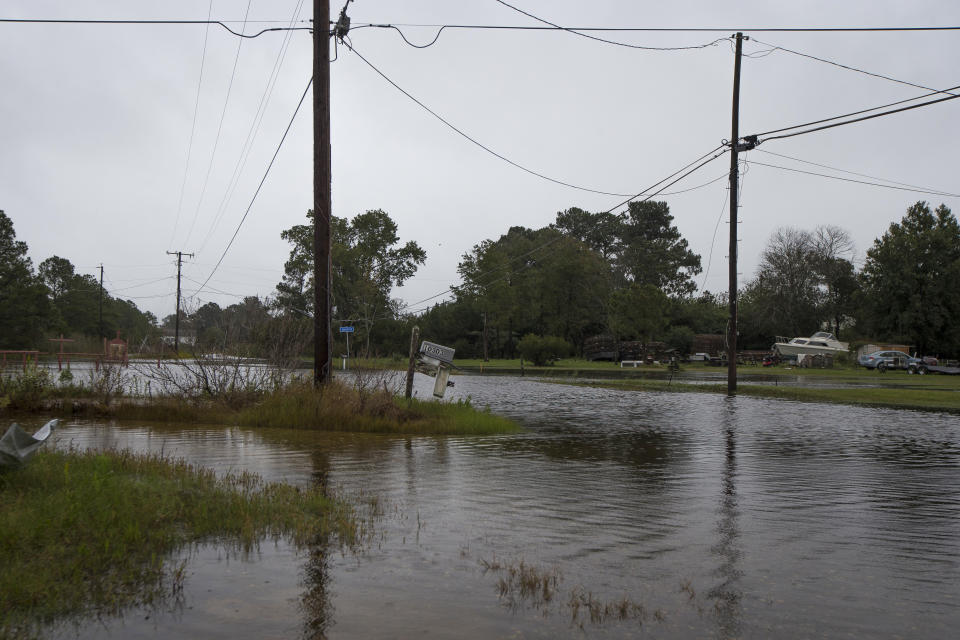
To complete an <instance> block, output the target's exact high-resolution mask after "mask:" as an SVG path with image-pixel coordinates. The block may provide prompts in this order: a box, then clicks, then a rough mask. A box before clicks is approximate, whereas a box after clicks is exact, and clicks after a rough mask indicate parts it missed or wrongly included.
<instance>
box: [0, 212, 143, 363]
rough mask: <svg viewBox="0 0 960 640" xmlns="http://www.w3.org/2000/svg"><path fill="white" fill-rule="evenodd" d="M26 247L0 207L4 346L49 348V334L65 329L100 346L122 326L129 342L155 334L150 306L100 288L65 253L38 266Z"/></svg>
mask: <svg viewBox="0 0 960 640" xmlns="http://www.w3.org/2000/svg"><path fill="white" fill-rule="evenodd" d="M27 251H28V247H27V243H26V242H23V241H22V240H17V236H16V232H15V231H14V228H13V221H11V220H10V218H9V217H8V216H7V215H6V214H5V213H4V212H3V211H2V210H0V349H27V350H29V349H37V350H44V351H45V350H47V349H50V348H51V347H50V343H48V342H47V341H46V338H48V337H55V336H58V335H61V334H63V335H64V336H67V337H74V338H77V339H79V340H81V343H80V344H79V345H77V346H78V347H82V348H85V349H86V350H96V351H97V352H99V351H100V350H101V349H102V345H99V344H97V342H98V341H99V339H100V338H113V337H114V336H116V335H117V332H118V331H119V332H120V333H121V334H122V335H123V337H124V338H125V339H127V340H129V341H131V342H139V341H141V340H142V339H144V338H147V337H149V336H152V335H155V334H156V332H157V326H156V325H157V320H156V318H155V317H154V316H153V314H151V313H150V312H149V311H147V312H143V311H140V309H138V308H137V305H136V304H135V303H134V302H133V301H131V300H122V299H120V298H116V297H114V296H111V295H110V294H109V293H107V292H105V291H104V292H101V288H100V283H99V281H97V279H96V278H94V277H93V276H91V275H87V274H80V273H77V271H76V268H75V267H74V265H73V264H72V263H71V262H70V261H69V260H67V259H66V258H61V257H59V256H51V257H49V258H47V259H45V260H44V261H42V262H41V263H40V264H39V266H38V267H37V268H36V269H35V268H34V266H33V262H32V260H31V259H30V258H29V257H28V256H27ZM101 296H102V297H101ZM84 338H86V339H87V340H86V342H85V343H84V342H83V339H84ZM70 350H71V351H74V350H77V348H76V347H75V348H72V349H70Z"/></svg>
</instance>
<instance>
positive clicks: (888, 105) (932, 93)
mask: <svg viewBox="0 0 960 640" xmlns="http://www.w3.org/2000/svg"><path fill="white" fill-rule="evenodd" d="M954 89H960V85H957V86H954V87H948V88H946V89H942V90H940V91H938V90H936V89H934V90H933V91H932V92H931V93H925V94H923V95H922V96H916V97H914V98H906V99H904V100H897V101H896V102H888V103H887V104H882V105H880V106H877V107H870V108H869V109H861V110H859V111H851V112H850V113H845V114H843V115H839V116H831V117H829V118H822V119H820V120H813V121H811V122H805V123H803V124H795V125H793V126H791V127H781V128H780V129H771V130H770V131H764V132H763V133H758V134H756V135H758V136H766V135H770V134H771V133H780V132H781V131H790V130H791V129H800V128H802V127H809V126H812V125H815V124H821V123H824V122H832V121H834V120H839V119H841V118H849V117H850V116H857V115H860V114H862V113H870V112H871V111H877V110H878V109H886V108H887V107H894V106H896V105H898V104H906V103H907V102H914V101H915V100H922V99H924V98H929V97H930V96H935V95H939V94H941V93H946V94H948V95H956V94H952V93H950V91H952V90H954ZM918 106H920V105H918Z"/></svg>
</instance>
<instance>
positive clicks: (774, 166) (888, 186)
mask: <svg viewBox="0 0 960 640" xmlns="http://www.w3.org/2000/svg"><path fill="white" fill-rule="evenodd" d="M751 163H752V164H756V165H759V166H761V167H770V168H772V169H782V170H784V171H793V172H794V173H803V174H806V175H808V176H819V177H821V178H830V179H831V180H841V181H843V182H855V183H857V184H865V185H869V186H872V187H883V188H884V189H895V190H897V191H912V192H913V193H926V194H930V195H936V196H948V197H951V198H960V194H957V193H946V192H943V191H926V190H924V189H911V188H909V187H898V186H896V185H892V184H880V183H879V182H867V181H866V180H854V179H853V178H843V177H840V176H831V175H828V174H826V173H817V172H815V171H804V170H803V169H793V168H791V167H783V166H780V165H778V164H767V163H765V162H757V161H756V160H752V161H751Z"/></svg>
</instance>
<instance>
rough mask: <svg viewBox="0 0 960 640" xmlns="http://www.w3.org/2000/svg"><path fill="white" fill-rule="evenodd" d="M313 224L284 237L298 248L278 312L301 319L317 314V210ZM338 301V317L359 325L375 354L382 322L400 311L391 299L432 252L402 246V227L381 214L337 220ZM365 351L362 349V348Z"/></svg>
mask: <svg viewBox="0 0 960 640" xmlns="http://www.w3.org/2000/svg"><path fill="white" fill-rule="evenodd" d="M307 219H308V220H309V221H310V223H309V224H305V225H296V226H294V227H291V228H290V229H287V230H286V231H284V232H283V233H281V234H280V235H281V237H282V238H283V239H284V240H286V241H287V242H289V243H290V244H291V245H292V249H291V251H290V258H289V259H288V260H287V262H286V263H285V264H284V275H283V280H282V281H281V282H280V283H279V284H278V285H277V300H276V305H277V307H279V308H281V309H284V310H287V311H294V312H298V313H301V314H308V315H309V314H311V313H312V312H313V291H314V283H313V211H308V212H307ZM330 224H331V263H332V292H333V295H332V298H333V306H334V307H336V309H337V313H336V317H337V318H342V319H345V320H349V322H350V323H351V324H354V323H355V324H358V325H359V331H358V332H357V333H358V335H357V338H358V339H359V340H362V341H363V342H362V344H363V346H364V351H365V352H366V353H369V351H370V340H371V332H372V330H373V327H374V326H375V325H376V324H377V323H378V322H380V321H382V320H384V319H388V318H396V317H397V316H398V315H399V314H398V309H397V307H396V305H395V304H394V303H393V302H392V301H391V299H390V292H391V290H392V289H393V287H395V286H396V287H398V286H400V285H402V284H403V283H404V282H405V281H406V280H407V279H408V278H410V277H411V276H413V274H414V273H416V271H417V268H418V267H419V266H420V265H422V264H423V263H424V262H425V261H426V259H427V254H426V252H425V251H424V250H423V249H421V248H420V246H419V245H418V244H417V243H416V242H413V241H409V242H407V243H406V244H404V245H402V246H398V244H399V242H400V237H399V236H398V235H397V225H396V223H395V222H394V221H393V220H392V219H391V218H390V216H389V215H388V214H387V213H386V212H385V211H382V210H380V209H375V210H371V211H367V212H366V213H362V214H360V215H358V216H356V217H354V218H353V219H352V220H347V219H345V218H337V217H335V216H334V217H332V218H331V223H330ZM356 346H358V347H359V346H360V345H356Z"/></svg>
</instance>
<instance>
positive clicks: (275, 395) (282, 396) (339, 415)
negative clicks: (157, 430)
mask: <svg viewBox="0 0 960 640" xmlns="http://www.w3.org/2000/svg"><path fill="white" fill-rule="evenodd" d="M90 410H91V411H92V412H93V414H94V415H97V416H108V417H112V418H118V419H125V420H146V421H160V422H179V423H185V424H190V423H194V424H220V425H230V426H245V427H270V428H281V429H311V430H317V431H345V432H355V433H392V434H407V435H494V434H503V433H516V432H518V431H520V430H521V429H520V427H519V425H517V423H515V422H514V421H512V420H510V419H508V418H505V417H502V416H498V415H495V414H493V413H491V412H490V411H489V409H484V410H481V409H477V408H475V407H473V406H472V405H471V403H470V402H469V400H466V401H459V402H434V401H425V400H417V399H412V400H405V399H403V398H399V397H397V396H396V395H394V393H393V392H392V391H391V390H389V389H387V388H382V387H376V388H367V389H357V388H355V387H352V386H348V385H346V384H344V383H342V382H338V381H333V382H331V383H330V384H328V385H326V386H324V387H323V388H321V389H319V390H318V389H315V388H314V387H313V385H311V384H309V383H305V382H293V383H290V384H288V385H286V386H284V387H281V388H278V389H275V390H273V391H271V392H269V393H265V394H257V395H255V396H251V397H250V398H249V400H248V401H246V402H243V403H239V404H238V403H237V402H236V401H235V400H234V401H233V402H231V403H227V402H224V401H221V400H218V399H217V398H205V399H201V400H186V399H181V398H173V397H161V398H154V399H149V400H145V399H142V398H123V399H120V400H118V401H116V402H115V403H114V404H113V405H112V406H110V407H103V406H91V408H90Z"/></svg>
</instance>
